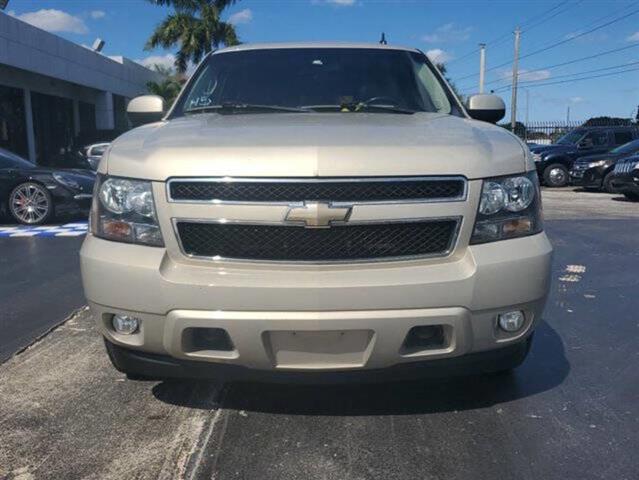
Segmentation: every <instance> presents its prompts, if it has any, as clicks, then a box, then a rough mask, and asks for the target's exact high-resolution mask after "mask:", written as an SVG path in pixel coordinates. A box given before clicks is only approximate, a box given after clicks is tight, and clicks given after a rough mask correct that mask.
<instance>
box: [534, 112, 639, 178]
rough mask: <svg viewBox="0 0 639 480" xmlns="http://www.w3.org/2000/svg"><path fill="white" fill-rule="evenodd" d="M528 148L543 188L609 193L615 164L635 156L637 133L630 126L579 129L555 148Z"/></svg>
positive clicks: (638, 136)
mask: <svg viewBox="0 0 639 480" xmlns="http://www.w3.org/2000/svg"><path fill="white" fill-rule="evenodd" d="M529 146H530V151H531V152H532V154H533V158H534V160H535V165H536V167H537V173H538V174H539V179H540V181H541V182H542V183H543V184H544V185H546V186H548V187H564V186H566V185H568V184H570V183H572V184H574V185H581V186H583V187H585V188H601V189H603V190H606V191H611V190H610V189H611V179H612V172H613V169H614V166H615V163H616V162H617V161H619V160H620V159H622V158H626V157H629V156H631V155H633V154H636V153H639V129H638V128H637V127H636V126H632V125H624V126H611V127H580V128H577V129H575V130H572V131H571V132H569V133H567V134H566V135H564V136H563V137H561V138H560V139H559V140H558V141H557V143H555V144H551V145H534V144H533V145H529Z"/></svg>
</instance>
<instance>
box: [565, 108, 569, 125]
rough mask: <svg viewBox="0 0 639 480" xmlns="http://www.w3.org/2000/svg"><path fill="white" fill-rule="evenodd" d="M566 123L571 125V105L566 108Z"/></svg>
mask: <svg viewBox="0 0 639 480" xmlns="http://www.w3.org/2000/svg"><path fill="white" fill-rule="evenodd" d="M566 123H567V124H570V105H568V107H566Z"/></svg>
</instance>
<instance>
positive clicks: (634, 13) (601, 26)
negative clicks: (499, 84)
mask: <svg viewBox="0 0 639 480" xmlns="http://www.w3.org/2000/svg"><path fill="white" fill-rule="evenodd" d="M637 13H639V9H636V10H633V11H631V12H629V13H627V14H625V15H622V16H620V17H616V18H615V19H613V20H610V21H608V22H606V23H603V24H601V25H598V26H596V27H593V28H591V29H589V30H586V31H583V32H581V33H578V34H576V35H573V36H571V37H569V38H565V39H563V40H561V41H559V42H556V43H553V44H551V45H548V46H546V47H542V48H539V49H537V50H534V51H532V52H530V53H527V54H525V55H522V56H521V57H519V59H520V60H522V59H524V58H529V57H532V56H533V55H537V54H539V53H542V52H546V51H548V50H551V49H553V48H556V47H559V46H560V45H564V44H566V43H568V42H572V41H573V40H576V39H577V38H581V37H583V36H585V35H589V34H591V33H593V32H596V31H597V30H601V29H602V28H605V27H608V26H610V25H612V24H614V23H617V22H620V21H622V20H625V19H627V18H629V17H631V16H633V15H636V14H637ZM511 62H512V60H509V61H508V62H504V63H501V64H499V65H496V66H494V67H492V68H489V69H488V70H486V71H487V72H491V71H493V70H497V69H498V68H501V67H504V66H506V65H510V63H511ZM477 75H479V74H478V73H473V74H471V75H466V76H465V77H461V78H457V79H455V81H456V82H460V81H462V80H465V79H467V78H473V77H476V76H477Z"/></svg>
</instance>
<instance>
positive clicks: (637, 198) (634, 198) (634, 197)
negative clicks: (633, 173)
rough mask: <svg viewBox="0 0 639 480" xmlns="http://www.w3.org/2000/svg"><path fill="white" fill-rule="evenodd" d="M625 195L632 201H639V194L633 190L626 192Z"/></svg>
mask: <svg viewBox="0 0 639 480" xmlns="http://www.w3.org/2000/svg"><path fill="white" fill-rule="evenodd" d="M623 195H624V197H626V198H627V199H628V200H630V201H632V202H639V194H637V193H632V192H624V194H623Z"/></svg>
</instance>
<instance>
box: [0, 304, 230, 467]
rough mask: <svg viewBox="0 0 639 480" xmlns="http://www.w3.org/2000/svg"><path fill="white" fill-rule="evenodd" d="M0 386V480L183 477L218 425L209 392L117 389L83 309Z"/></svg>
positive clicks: (204, 386) (7, 369) (130, 385)
mask: <svg viewBox="0 0 639 480" xmlns="http://www.w3.org/2000/svg"><path fill="white" fill-rule="evenodd" d="M0 379H1V380H0V439H1V440H0V478H2V479H5V478H9V479H13V478H15V479H20V480H27V479H34V478H52V479H76V478H87V479H89V478H95V479H118V480H121V479H128V478H136V479H181V478H189V476H190V474H191V472H192V468H193V465H196V464H199V463H200V460H199V459H198V458H197V457H198V455H200V454H201V452H202V448H201V443H202V442H203V441H204V440H205V439H206V437H207V435H208V434H209V433H210V430H211V427H212V424H213V423H214V422H215V421H217V420H218V417H219V413H218V410H217V406H218V403H217V402H218V398H219V392H220V389H219V386H218V385H216V384H214V383H179V382H177V383H155V382H133V381H126V380H125V377H124V375H122V374H120V373H118V372H116V371H115V370H114V369H113V368H112V367H111V365H110V363H109V360H108V359H107V356H106V354H105V351H104V346H103V344H102V341H101V339H100V337H99V335H98V334H97V333H96V332H95V331H94V330H93V321H92V319H91V318H90V314H89V312H88V310H86V309H84V310H82V311H81V312H79V313H78V314H76V315H75V316H74V317H72V318H71V319H70V320H68V321H67V322H66V323H64V324H63V325H62V326H61V327H59V328H58V329H56V330H55V331H53V332H52V333H50V334H49V335H48V336H47V337H45V338H44V339H43V340H41V341H39V342H37V343H36V344H34V345H32V346H31V347H29V348H28V349H27V350H26V351H24V352H23V353H21V354H19V355H18V356H16V357H14V358H13V359H11V360H9V361H8V362H6V363H5V364H3V365H2V366H0ZM174 397H179V399H180V403H182V404H188V405H190V406H188V407H187V406H184V407H180V406H176V402H175V401H174V400H173V399H174Z"/></svg>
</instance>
